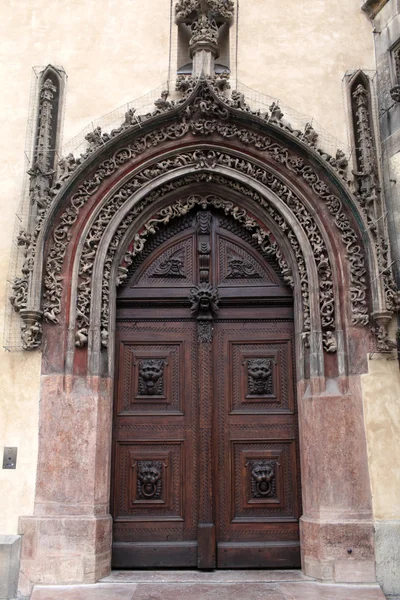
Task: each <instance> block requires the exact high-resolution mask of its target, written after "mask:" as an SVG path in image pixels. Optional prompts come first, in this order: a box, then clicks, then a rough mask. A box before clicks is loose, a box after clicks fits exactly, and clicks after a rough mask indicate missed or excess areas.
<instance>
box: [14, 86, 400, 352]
mask: <svg viewBox="0 0 400 600" xmlns="http://www.w3.org/2000/svg"><path fill="white" fill-rule="evenodd" d="M187 83H188V82H187V80H185V83H183V81H182V82H181V84H182V85H183V86H184V85H186V84H187ZM188 85H189V90H191V91H190V93H191V94H193V96H192V97H191V100H190V101H189V102H188V100H186V104H185V108H184V110H183V111H182V114H180V115H178V116H177V117H176V121H175V122H173V123H170V124H168V125H162V126H160V127H159V128H158V129H157V130H156V131H154V132H150V133H145V134H144V135H139V136H137V137H136V138H135V139H134V141H133V142H131V143H130V144H127V145H126V146H125V147H123V148H121V149H119V150H118V151H116V152H115V154H114V155H111V156H110V157H108V158H107V159H106V160H104V161H103V162H102V163H100V164H99V165H98V168H97V169H96V171H94V172H92V174H91V175H90V177H89V178H88V179H87V180H86V181H85V182H83V183H82V184H81V185H80V186H79V188H78V189H77V190H76V191H75V193H74V196H73V199H72V202H71V204H70V205H69V206H68V207H67V208H66V210H65V211H64V213H63V214H62V215H61V219H60V222H59V224H58V225H57V226H56V227H55V229H54V234H53V235H54V237H53V242H52V244H51V246H50V249H49V252H48V254H47V258H46V265H45V278H44V303H43V311H44V316H45V318H46V320H48V321H50V322H55V323H56V322H58V317H59V314H60V311H61V294H62V286H63V280H62V276H61V273H62V268H63V263H64V257H65V254H66V250H67V247H68V244H69V239H70V231H71V228H72V227H73V226H74V224H75V223H76V221H77V219H78V217H79V213H80V210H81V209H82V207H83V206H84V205H85V204H86V203H87V202H88V200H89V199H90V198H91V196H92V195H93V194H94V193H95V192H96V191H97V190H98V188H99V187H100V185H101V184H102V183H103V182H104V181H105V180H106V179H107V178H108V177H110V176H111V175H113V174H114V173H115V172H116V171H117V169H119V168H120V167H122V166H123V165H124V164H125V163H126V162H127V161H130V160H131V159H132V158H136V157H137V156H138V155H140V154H142V153H143V152H144V151H145V150H146V149H147V148H149V147H151V146H156V145H158V144H161V143H163V142H164V141H168V140H175V141H178V140H180V139H182V138H183V137H184V136H185V135H186V134H192V135H196V136H208V135H210V134H214V135H215V136H219V137H221V138H222V139H229V140H231V141H233V140H238V141H240V142H241V143H242V144H245V145H247V146H252V147H254V148H256V149H257V150H259V151H261V152H265V154H266V156H268V157H269V158H270V159H272V160H274V161H276V162H277V163H279V164H280V165H283V166H284V167H285V168H287V169H288V170H289V171H291V172H292V173H294V174H295V175H296V176H297V177H299V179H301V180H303V181H304V183H305V184H306V185H308V186H309V188H310V189H311V190H312V191H313V192H314V193H315V194H316V196H318V197H319V198H320V199H321V201H322V202H323V203H324V204H325V205H326V207H327V209H328V211H329V213H330V214H331V216H332V219H333V222H334V224H335V226H336V227H337V229H338V231H339V233H340V236H341V238H342V241H343V243H344V246H345V248H346V256H347V258H348V261H349V269H350V278H351V289H350V294H351V309H352V320H353V323H355V324H366V323H367V322H368V312H369V309H368V302H367V287H366V268H365V263H364V251H363V248H362V246H361V244H360V241H359V239H358V237H357V234H356V233H355V231H354V229H353V227H352V225H351V223H350V220H349V218H348V217H347V215H346V211H345V210H344V209H343V206H342V201H341V200H340V199H339V197H338V196H336V195H335V194H333V193H332V191H331V190H330V188H329V187H328V185H327V184H326V183H325V182H323V181H322V180H321V179H320V177H319V176H318V175H317V174H316V172H315V171H314V169H313V168H312V167H311V166H310V165H309V164H307V163H306V162H305V161H304V159H303V158H300V157H299V156H296V155H294V154H293V153H292V152H291V151H289V150H288V148H285V146H284V145H282V144H281V143H277V142H276V141H275V140H273V139H271V138H270V137H269V136H266V135H263V134H261V133H258V132H257V131H255V130H251V129H249V128H245V127H242V126H241V125H237V124H236V123H235V122H234V118H233V117H232V115H231V113H230V111H231V106H230V105H229V102H228V103H226V102H224V100H223V99H222V98H221V97H220V96H219V95H218V94H217V93H216V92H215V90H213V89H212V87H210V85H209V82H207V80H203V81H198V82H197V83H196V91H195V90H194V88H193V87H191V86H192V83H191V82H189V84H188ZM188 93H189V92H188ZM189 95H190V94H189ZM235 98H236V96H235V95H234V101H233V104H235V105H236V108H237V109H239V110H242V111H246V112H249V110H248V107H247V106H245V103H243V98H240V97H239V96H238V98H237V99H235ZM161 100H162V101H163V102H168V101H167V100H166V98H164V99H163V98H161ZM170 104H171V106H169V105H168V106H167V105H165V104H164V105H163V107H161V108H160V109H157V110H161V112H162V110H163V109H165V112H167V111H168V110H170V109H171V108H173V107H174V106H173V105H172V103H170ZM175 106H176V105H175ZM232 108H233V107H232ZM278 108H279V107H278ZM249 118H251V119H259V118H260V117H259V116H257V114H253V113H250V112H249ZM269 121H270V122H271V123H272V124H273V125H274V124H275V125H278V126H280V127H282V123H281V121H282V117H281V116H280V114H279V111H278V110H277V107H274V108H273V110H272V109H271V116H270V118H269ZM260 123H261V122H260ZM129 126H133V125H129V124H127V127H129ZM285 129H286V130H287V131H289V129H288V128H287V127H285ZM93 133H94V136H95V139H91V140H88V141H89V144H90V145H91V147H96V148H97V147H99V146H100V144H103V143H105V142H106V141H107V139H111V137H112V135H108V137H107V136H106V137H104V134H103V135H101V131H97V133H96V132H93ZM291 133H292V135H295V136H297V132H291ZM311 134H312V132H311V131H308V134H307V135H309V138H310V140H312V135H311ZM116 135H118V134H116ZM301 135H302V134H301V132H299V134H298V137H301ZM304 141H305V140H304ZM309 151H310V152H314V149H313V147H312V144H311V146H310V150H309ZM89 154H90V152H89ZM321 156H322V155H321ZM197 157H198V160H197V162H196V160H194V157H193V155H192V156H191V157H190V162H189V164H193V165H194V166H195V165H200V166H198V167H197V168H198V169H199V170H202V169H212V168H214V167H213V164H221V165H224V161H225V160H228V158H227V157H226V156H222V155H221V156H218V157H215V156H212V155H210V154H209V153H206V154H205V156H204V155H203V156H201V155H199V154H198V155H197ZM86 158H88V157H86ZM331 159H332V157H330V158H329V159H326V160H327V162H330V161H331ZM70 160H71V158H70ZM82 160H84V159H82ZM85 160H86V159H85ZM179 160H181V158H180V159H179ZM229 160H231V159H229ZM332 160H333V161H336V162H337V164H339V163H340V165H341V166H339V169H340V168H342V169H343V170H345V163H346V158H345V157H344V156H342V155H340V154H337V158H335V159H332ZM220 161H221V162H220ZM67 162H68V161H67ZM178 162H179V161H178ZM232 164H233V163H232ZM176 166H180V165H179V164H178V163H176ZM225 166H226V165H225ZM227 166H229V164H228V165H227ZM332 166H334V165H333V164H332ZM170 168H171V169H172V168H174V166H171V165H170V163H168V167H167V170H168V169H170ZM336 168H337V165H336ZM232 169H233V170H242V172H243V173H247V170H248V169H249V173H248V174H249V176H250V177H252V178H254V179H257V180H258V181H260V182H262V183H264V184H265V185H267V186H268V187H270V186H274V187H275V189H273V191H274V193H276V194H278V195H279V194H282V196H281V197H282V198H285V195H286V200H285V202H288V203H289V204H288V206H289V207H290V209H291V210H294V209H295V207H296V201H295V199H293V198H292V196H290V195H287V194H288V193H289V192H290V190H287V191H286V190H285V188H284V186H283V187H282V185H283V184H282V182H279V181H276V182H275V181H274V179H273V177H272V176H271V175H270V174H269V175H267V174H264V173H263V170H258V169H257V167H256V166H255V165H251V164H250V163H246V161H242V162H240V160H238V161H237V165H236V164H235V166H232ZM68 170H69V166H67V165H64V166H62V167H61V168H60V172H61V171H62V174H61V178H62V179H63V182H65V181H66V180H67V179H68V176H69V174H70V173H71V172H72V160H71V169H70V170H69V174H68ZM162 172H166V170H164V165H163V164H162V165H161V166H160V165H155V166H154V167H152V168H148V169H145V170H144V171H143V172H142V174H141V178H140V179H138V178H135V181H134V182H133V183H132V186H133V188H135V189H139V188H140V187H141V186H142V185H143V183H144V182H145V181H149V180H151V178H154V177H155V176H157V175H159V174H160V173H162ZM265 173H266V172H265ZM64 175H65V179H64ZM198 175H199V177H200V179H201V177H202V176H203V175H204V174H203V173H201V172H200V173H198ZM142 177H143V178H142ZM213 177H216V175H215V176H214V175H213ZM218 177H219V176H218ZM275 179H276V178H275ZM265 182H266V183H265ZM58 185H59V184H58ZM235 185H236V186H237V185H239V184H237V183H236V184H235ZM133 188H132V189H133ZM54 189H56V188H54ZM270 189H272V187H270ZM133 191H135V190H133ZM131 192H132V190H131ZM127 194H128V195H129V192H127ZM128 195H127V196H126V197H128ZM124 201H125V199H124V198H122V196H121V197H119V199H118V201H117V200H116V201H115V204H114V205H113V207H112V206H111V205H109V206H108V207H107V211H109V214H111V213H112V212H113V211H115V210H118V206H121V205H122V203H123V202H124ZM49 202H50V200H49V198H47V199H45V200H44V202H43V203H42V208H41V211H42V212H41V214H40V215H39V218H38V225H37V231H39V230H40V227H41V222H42V220H43V218H44V215H45V213H46V211H47V209H48V206H49ZM292 207H294V208H293V209H292ZM266 210H268V212H269V213H270V214H271V207H269V208H266ZM114 214H115V212H114ZM298 214H299V218H301V219H302V220H303V221H302V227H303V228H304V230H305V231H310V233H309V234H307V235H309V238H310V243H312V246H313V252H314V256H315V259H316V262H317V269H318V273H319V278H320V281H321V283H322V285H321V287H320V292H319V293H320V303H321V307H323V309H324V311H325V312H321V315H322V317H323V320H324V323H325V324H324V328H325V330H324V345H325V349H328V345H329V347H330V348H333V347H334V344H333V343H332V337H331V336H330V335H328V333H333V331H334V327H330V325H329V321H331V322H333V321H334V311H333V312H332V308H333V309H334V302H333V303H332V302H331V300H330V299H331V297H332V289H333V288H331V287H330V281H331V280H332V274H331V268H330V265H329V260H328V262H327V257H329V253H328V252H327V251H326V250H325V249H324V248H323V247H319V246H320V244H319V242H318V240H316V238H315V236H314V233H311V232H312V228H313V227H314V224H313V223H312V221H310V222H309V225H306V222H307V220H308V215H306V214H304V213H303V216H300V212H299V213H298ZM131 218H132V219H134V218H135V217H131ZM101 219H103V215H102V217H101ZM107 219H108V216H106V217H105V221H104V222H103V223H102V224H101V223H100V222H99V223H98V227H99V229H98V232H97V233H96V232H91V234H90V235H89V236H88V239H87V241H86V242H85V250H84V259H83V261H82V265H81V268H80V281H79V286H80V287H79V290H78V295H80V301H82V304H80V305H78V313H77V319H78V324H79V319H81V322H80V326H79V328H78V331H79V335H78V339H77V342H79V343H78V345H80V344H84V343H85V341H86V339H87V327H88V321H87V320H86V319H87V318H88V307H89V305H88V303H87V298H88V297H90V287H91V281H90V280H91V269H92V264H93V263H92V257H93V256H95V254H96V250H97V245H98V243H99V240H100V239H101V235H102V231H104V227H105V224H106V223H107V222H108V221H107ZM131 222H132V221H131ZM154 225H155V224H150V225H149V228H150V229H149V230H148V231H146V236H147V235H149V234H150V233H151V227H153V226H154ZM309 227H311V229H309ZM371 231H373V229H371ZM92 233H94V237H93V236H92ZM121 235H123V233H121ZM255 235H257V236H259V238H260V244H261V243H262V235H261V234H260V232H256V231H255ZM97 236H100V237H99V238H97ZM287 237H288V240H289V242H290V244H291V245H292V248H293V249H295V245H296V239H295V236H294V234H292V233H291V232H288V233H287ZM35 243H36V234H34V235H33V244H32V257H33V259H34V256H35ZM113 243H117V242H116V241H113ZM268 243H269V247H272V245H273V244H271V243H270V242H268ZM384 243H385V242H384V236H383V237H382V236H380V235H379V234H378V233H377V234H376V244H377V251H378V253H379V255H380V260H381V262H382V265H383V273H382V275H381V277H382V279H383V281H384V286H385V293H386V302H387V306H388V307H389V306H391V305H393V304H394V298H395V295H396V289H395V285H394V281H393V276H392V274H391V270H390V258H389V254H388V250H385V249H384V248H383V246H382V244H383V245H384ZM135 244H137V248H138V250H137V251H140V247H141V246H142V244H144V241H143V239H142V237H141V236H138V239H137V240H136V242H135ZM382 248H383V249H382ZM110 249H111V247H110ZM295 252H296V253H297V255H298V256H299V260H300V257H301V256H302V253H301V248H298V249H297V250H296V251H295ZM109 260H110V258H109V256H108V255H107V259H106V268H105V273H106V272H108V271H107V269H108V267H107V264H108V263H107V261H109ZM124 268H126V265H121V269H120V271H119V278H121V279H122V280H123V279H124V272H123V270H122V269H124ZM301 268H303V267H301ZM284 271H285V276H286V277H287V280H288V282H289V281H291V285H293V278H292V275H291V271H290V269H289V268H288V267H287V265H286V267H284ZM301 280H302V282H303V283H302V284H301V285H302V295H303V296H304V297H303V302H304V306H306V305H307V303H308V299H307V293H308V292H307V290H308V282H307V277H306V269H305V267H304V275H301ZM19 284H21V289H22V288H23V287H24V283H23V282H16V286H18V285H19ZM108 285H110V282H108ZM111 285H114V283H112V284H111ZM105 294H107V289H106V288H105ZM88 295H89V296H88ZM105 299H106V296H105ZM103 311H104V314H106V313H107V307H106V306H105V305H103ZM304 314H305V321H306V322H307V321H309V316H308V317H307V309H304ZM304 334H305V338H307V335H308V334H307V327H306V330H305V331H304ZM107 336H108V333H107V328H105V327H103V326H102V343H103V345H104V346H106V345H107ZM333 337H334V336H333Z"/></svg>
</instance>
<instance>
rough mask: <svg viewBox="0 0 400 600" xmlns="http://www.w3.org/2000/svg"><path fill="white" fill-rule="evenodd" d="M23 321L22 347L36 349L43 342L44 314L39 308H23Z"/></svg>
mask: <svg viewBox="0 0 400 600" xmlns="http://www.w3.org/2000/svg"><path fill="white" fill-rule="evenodd" d="M20 314H21V318H22V321H23V324H22V327H21V338H22V347H23V349H24V350H35V349H36V348H39V347H40V345H41V343H42V316H43V313H42V312H41V311H37V310H27V309H23V310H21V313H20Z"/></svg>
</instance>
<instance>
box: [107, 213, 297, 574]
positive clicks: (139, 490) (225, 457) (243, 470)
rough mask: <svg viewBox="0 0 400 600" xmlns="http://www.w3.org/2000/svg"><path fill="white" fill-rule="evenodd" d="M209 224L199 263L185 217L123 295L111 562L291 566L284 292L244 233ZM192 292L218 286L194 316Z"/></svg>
mask: <svg viewBox="0 0 400 600" xmlns="http://www.w3.org/2000/svg"><path fill="white" fill-rule="evenodd" d="M208 220H209V234H208V236H209V240H208V248H209V253H208V254H209V258H208V262H207V261H204V260H201V256H199V247H200V243H201V241H202V236H204V235H205V234H204V233H201V230H199V218H197V219H196V216H193V217H192V221H190V220H188V221H187V224H186V225H187V226H186V227H185V228H182V231H178V232H172V234H170V237H169V239H168V236H167V234H166V232H164V234H163V236H161V240H164V241H161V243H159V245H158V246H157V245H156V244H154V246H155V248H154V249H153V251H152V252H151V253H150V252H149V253H148V256H144V257H143V258H142V262H141V263H138V264H137V265H136V268H135V270H134V273H133V275H132V278H131V280H130V281H129V282H128V284H127V285H126V286H125V287H124V289H123V290H122V292H121V293H120V299H119V305H118V306H119V307H118V313H117V328H116V388H115V403H114V405H115V406H114V426H113V448H114V450H113V476H112V479H113V481H112V513H113V518H114V532H113V566H114V567H115V568H135V567H140V568H144V567H154V568H155V567H174V568H179V567H199V568H206V569H209V568H214V567H219V568H235V567H238V568H251V567H258V568H260V567H296V566H299V564H300V552H299V526H298V520H299V515H300V480H299V469H298V446H297V417H296V402H295V394H294V373H293V320H292V306H291V293H290V290H288V289H287V288H286V287H285V286H284V285H283V284H282V282H281V281H280V279H279V276H278V274H277V273H276V272H275V270H274V268H273V266H271V265H270V264H269V263H268V262H267V260H266V259H265V258H263V257H262V256H260V255H259V254H258V253H257V252H256V250H255V248H254V247H253V245H252V244H251V240H250V239H244V238H243V235H242V237H239V231H236V230H235V227H233V226H230V227H228V222H227V220H226V219H223V218H222V217H220V216H218V215H210V216H209V217H208ZM165 238H167V239H165ZM203 256H204V255H203ZM207 264H208V282H207V283H206V284H204V282H203V284H201V270H203V278H204V266H205V265H206V266H207ZM193 286H194V288H193ZM194 289H195V290H198V289H203V291H204V289H208V293H209V294H210V293H211V294H212V293H214V294H215V293H216V294H217V296H216V298H217V299H216V301H215V307H214V308H215V310H211V309H210V306H208V307H207V306H205V304H204V306H203V304H201V302H202V301H203V300H204V298H203V300H202V298H200V300H199V302H198V304H197V308H199V305H200V309H201V307H202V306H203V308H204V307H205V308H204V314H203V317H204V319H203V322H201V321H202V318H201V310H200V313H199V310H197V313H196V310H194V309H193V305H194V304H195V302H193V290H194ZM190 295H192V310H191V309H190V303H189V300H188V297H189V296H190ZM205 295H206V296H207V294H205ZM214 299H215V298H214ZM207 311H208V312H207Z"/></svg>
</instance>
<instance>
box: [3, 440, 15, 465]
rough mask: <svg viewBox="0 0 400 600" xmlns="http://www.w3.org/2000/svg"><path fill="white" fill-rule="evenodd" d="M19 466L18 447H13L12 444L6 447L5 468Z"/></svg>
mask: <svg viewBox="0 0 400 600" xmlns="http://www.w3.org/2000/svg"><path fill="white" fill-rule="evenodd" d="M16 468H17V448H11V447H10V446H5V447H4V454H3V469H16Z"/></svg>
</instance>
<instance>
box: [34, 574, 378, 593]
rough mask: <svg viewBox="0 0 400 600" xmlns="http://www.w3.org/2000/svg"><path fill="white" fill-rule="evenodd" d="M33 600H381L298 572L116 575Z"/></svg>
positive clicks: (53, 589)
mask: <svg viewBox="0 0 400 600" xmlns="http://www.w3.org/2000/svg"><path fill="white" fill-rule="evenodd" d="M31 600H385V596H384V595H383V593H382V591H381V590H380V588H379V586H366V585H365V586H364V585H351V586H350V585H335V586H332V585H328V584H321V583H316V582H314V581H313V580H311V579H310V578H307V577H304V575H303V574H302V573H301V572H300V571H214V572H204V571H179V572H177V571H175V572H174V571H134V572H132V571H130V572H127V571H115V572H113V573H112V575H111V576H110V577H106V578H105V579H103V580H102V581H101V582H99V583H97V584H95V585H91V586H36V587H35V588H34V591H33V594H32V598H31Z"/></svg>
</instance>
